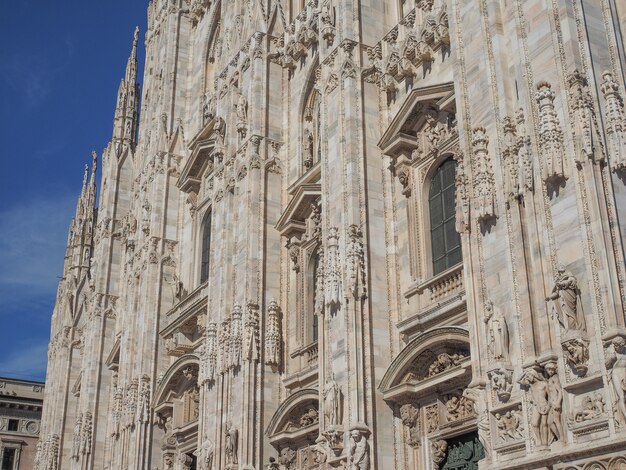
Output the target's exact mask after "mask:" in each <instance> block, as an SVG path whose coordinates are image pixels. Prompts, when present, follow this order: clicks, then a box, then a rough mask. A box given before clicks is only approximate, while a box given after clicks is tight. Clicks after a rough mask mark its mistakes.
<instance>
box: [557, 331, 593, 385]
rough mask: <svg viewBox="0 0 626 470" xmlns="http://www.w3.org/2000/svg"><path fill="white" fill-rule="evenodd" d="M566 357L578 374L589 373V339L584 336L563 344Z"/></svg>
mask: <svg viewBox="0 0 626 470" xmlns="http://www.w3.org/2000/svg"><path fill="white" fill-rule="evenodd" d="M561 346H562V347H563V351H564V353H565V359H567V362H568V363H569V364H570V365H571V366H572V369H573V370H574V372H576V373H577V374H579V375H581V376H583V375H585V374H587V369H588V365H587V363H588V362H589V341H587V340H586V339H583V338H572V339H569V340H567V341H565V342H563V343H562V344H561Z"/></svg>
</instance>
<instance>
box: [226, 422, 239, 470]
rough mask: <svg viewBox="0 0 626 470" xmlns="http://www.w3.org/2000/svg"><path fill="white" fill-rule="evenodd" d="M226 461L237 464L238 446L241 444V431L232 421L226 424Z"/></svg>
mask: <svg viewBox="0 0 626 470" xmlns="http://www.w3.org/2000/svg"><path fill="white" fill-rule="evenodd" d="M225 432H226V462H227V463H232V464H237V463H239V462H238V460H237V448H238V445H239V431H237V428H236V427H235V426H234V425H232V424H231V423H227V424H226V431H225Z"/></svg>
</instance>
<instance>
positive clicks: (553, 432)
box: [545, 361, 563, 444]
mask: <svg viewBox="0 0 626 470" xmlns="http://www.w3.org/2000/svg"><path fill="white" fill-rule="evenodd" d="M545 370H546V374H547V375H548V397H549V400H550V411H548V428H549V429H550V437H549V443H550V444H551V443H552V442H554V441H561V440H562V439H563V424H562V422H561V413H562V407H563V389H562V388H561V381H560V379H559V375H558V374H557V366H556V362H552V361H551V362H548V363H547V364H546V365H545Z"/></svg>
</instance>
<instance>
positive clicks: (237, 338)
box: [228, 305, 243, 369]
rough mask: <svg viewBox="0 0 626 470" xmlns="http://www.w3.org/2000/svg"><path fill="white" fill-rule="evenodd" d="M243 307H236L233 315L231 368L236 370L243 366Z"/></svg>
mask: <svg viewBox="0 0 626 470" xmlns="http://www.w3.org/2000/svg"><path fill="white" fill-rule="evenodd" d="M241 316H242V312H241V307H240V306H239V305H235V307H234V308H233V314H232V317H231V318H232V320H231V322H232V326H231V333H230V362H229V363H228V364H229V368H231V369H234V368H236V367H238V366H239V365H240V364H241V348H242V342H243V341H242V334H241Z"/></svg>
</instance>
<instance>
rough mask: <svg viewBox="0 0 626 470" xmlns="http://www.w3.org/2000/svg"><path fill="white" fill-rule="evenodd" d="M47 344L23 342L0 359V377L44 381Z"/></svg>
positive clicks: (45, 342)
mask: <svg viewBox="0 0 626 470" xmlns="http://www.w3.org/2000/svg"><path fill="white" fill-rule="evenodd" d="M47 362H48V342H47V341H45V340H41V341H39V342H32V341H28V342H24V343H21V344H19V345H16V347H15V348H14V349H13V351H11V352H10V353H9V354H8V355H6V356H4V357H3V358H2V359H0V376H2V377H11V378H16V379H26V380H41V381H43V380H45V378H46V367H47Z"/></svg>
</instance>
